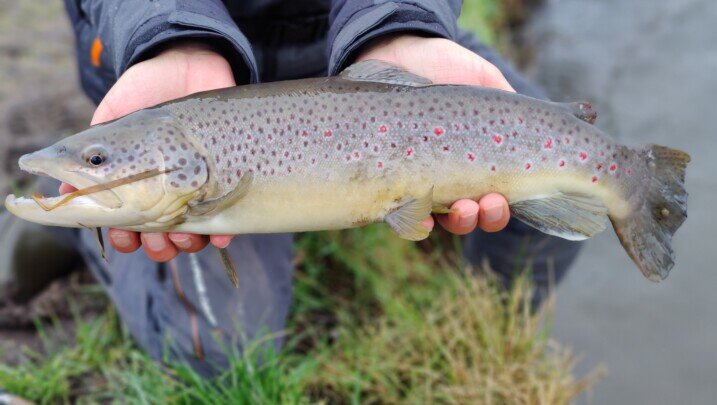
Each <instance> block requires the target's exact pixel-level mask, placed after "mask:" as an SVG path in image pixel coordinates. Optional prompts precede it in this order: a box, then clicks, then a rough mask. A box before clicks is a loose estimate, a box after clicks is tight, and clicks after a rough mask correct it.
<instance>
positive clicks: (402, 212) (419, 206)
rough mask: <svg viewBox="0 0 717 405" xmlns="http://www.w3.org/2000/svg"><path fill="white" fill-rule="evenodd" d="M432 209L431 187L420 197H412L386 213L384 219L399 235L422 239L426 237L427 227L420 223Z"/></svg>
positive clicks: (410, 238)
mask: <svg viewBox="0 0 717 405" xmlns="http://www.w3.org/2000/svg"><path fill="white" fill-rule="evenodd" d="M432 209H433V187H431V189H430V190H429V191H428V193H426V195H425V196H423V197H421V198H414V199H411V200H409V201H408V202H406V203H405V204H403V205H402V206H400V207H398V208H397V209H396V210H395V211H393V212H391V213H390V214H388V215H386V218H385V221H386V223H387V224H388V226H390V227H391V229H392V230H393V232H395V233H396V235H398V236H399V237H401V238H403V239H408V240H422V239H426V238H427V237H428V229H427V228H426V227H425V226H423V225H421V222H423V221H425V220H426V218H428V216H429V215H431V210H432Z"/></svg>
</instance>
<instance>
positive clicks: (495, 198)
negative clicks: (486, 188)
mask: <svg viewBox="0 0 717 405" xmlns="http://www.w3.org/2000/svg"><path fill="white" fill-rule="evenodd" d="M478 205H479V206H480V213H479V215H478V226H480V229H482V230H484V231H486V232H497V231H500V230H501V229H503V228H505V227H506V225H508V220H509V219H510V208H509V207H508V201H507V200H506V199H505V197H503V196H502V195H500V194H495V193H493V194H488V195H486V196H484V197H483V198H481V199H480V201H479V202H478Z"/></svg>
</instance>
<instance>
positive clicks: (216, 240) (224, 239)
mask: <svg viewBox="0 0 717 405" xmlns="http://www.w3.org/2000/svg"><path fill="white" fill-rule="evenodd" d="M232 239H234V235H209V241H210V242H211V244H212V245H214V246H215V247H218V248H219V249H224V248H225V247H227V246H229V244H230V243H231V242H232Z"/></svg>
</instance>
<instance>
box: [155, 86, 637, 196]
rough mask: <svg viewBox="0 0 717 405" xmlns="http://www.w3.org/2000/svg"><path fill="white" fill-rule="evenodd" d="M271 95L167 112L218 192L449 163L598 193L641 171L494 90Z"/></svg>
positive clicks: (550, 112)
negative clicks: (197, 148)
mask: <svg viewBox="0 0 717 405" xmlns="http://www.w3.org/2000/svg"><path fill="white" fill-rule="evenodd" d="M306 88H310V89H311V90H312V91H302V89H306ZM273 89H274V90H275V91H273V92H272V91H270V90H267V91H266V92H264V93H263V94H260V95H255V94H250V93H247V92H246V91H245V90H244V89H242V88H235V89H234V91H233V93H232V92H224V93H223V94H222V97H215V96H207V97H201V96H200V97H193V98H191V99H187V100H184V101H181V102H176V103H172V104H171V105H169V106H168V107H169V108H168V110H169V112H170V113H171V114H172V115H173V116H174V117H175V118H177V119H178V120H179V121H180V122H182V123H183V124H184V126H185V127H187V128H189V132H190V133H192V134H193V136H195V137H196V138H197V142H198V143H199V144H200V145H201V147H202V148H203V149H204V150H205V151H206V152H205V154H206V155H207V156H212V157H213V158H212V161H211V162H210V164H211V165H212V166H213V168H214V170H215V171H216V173H218V175H219V177H220V178H221V179H222V180H221V181H220V184H221V186H220V187H221V188H222V190H227V189H231V188H232V187H233V186H234V185H236V184H237V182H238V180H239V178H240V177H241V174H242V173H243V172H246V171H252V172H254V174H255V181H271V180H272V178H285V177H292V176H298V177H303V176H307V175H309V176H311V177H312V178H315V179H316V180H317V181H323V180H344V179H346V178H355V177H367V178H371V177H380V176H395V175H400V173H403V172H406V173H407V174H408V173H411V172H414V171H415V170H433V171H434V172H435V173H436V174H437V175H440V170H436V169H437V166H439V165H445V164H450V165H453V166H456V167H459V168H460V170H462V171H466V172H468V171H470V172H472V173H473V174H474V175H477V177H483V176H487V175H491V174H494V175H497V174H501V173H509V174H510V175H515V176H526V175H527V176H529V175H530V174H532V173H544V172H546V171H547V172H556V173H558V172H560V171H564V170H579V171H580V172H582V174H583V175H584V176H583V177H584V180H585V181H586V182H588V183H594V184H595V186H596V187H598V184H597V183H601V182H610V183H611V186H613V187H615V186H617V187H620V188H621V189H622V190H621V191H624V190H625V189H629V188H630V187H631V186H634V185H631V184H630V182H619V181H618V182H613V180H619V179H620V178H621V177H622V176H625V177H627V178H630V177H632V173H633V172H634V171H635V168H636V166H638V165H640V164H642V163H643V162H641V161H639V160H638V159H636V158H635V156H634V153H629V154H628V153H623V152H630V151H625V150H624V149H626V148H624V147H621V146H620V145H618V144H617V143H615V142H614V141H613V140H612V139H610V138H609V137H607V136H605V135H603V134H602V133H601V132H600V131H599V130H597V129H596V128H595V127H593V126H591V125H590V124H587V123H585V122H583V121H581V120H579V119H578V118H576V117H575V116H574V115H573V114H572V113H571V111H570V110H568V109H567V108H566V107H564V106H562V105H559V104H554V105H545V104H544V103H541V102H539V101H537V100H532V99H518V98H511V96H510V95H509V94H504V93H503V92H499V91H495V90H488V89H479V88H473V87H466V86H430V87H423V88H419V89H412V90H411V91H407V89H406V87H402V86H392V85H386V84H382V83H362V84H361V85H360V86H356V85H355V84H352V83H351V82H349V81H347V80H344V79H341V78H333V79H316V80H304V81H297V82H291V85H288V86H287V85H285V84H284V85H281V86H274V88H273ZM348 89H351V90H353V92H352V93H351V94H347V91H348ZM591 140H592V142H591ZM630 157H633V158H632V159H630ZM431 168H433V169H431ZM518 168H520V170H516V169H518ZM414 173H415V172H414ZM635 180H639V179H637V178H635Z"/></svg>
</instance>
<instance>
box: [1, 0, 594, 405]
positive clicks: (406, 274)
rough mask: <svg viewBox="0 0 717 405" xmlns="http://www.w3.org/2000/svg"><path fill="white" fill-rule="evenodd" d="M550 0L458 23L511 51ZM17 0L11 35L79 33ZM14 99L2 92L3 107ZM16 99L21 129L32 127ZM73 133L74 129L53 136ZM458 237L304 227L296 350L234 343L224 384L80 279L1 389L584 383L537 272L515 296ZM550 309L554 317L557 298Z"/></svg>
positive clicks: (455, 394)
mask: <svg viewBox="0 0 717 405" xmlns="http://www.w3.org/2000/svg"><path fill="white" fill-rule="evenodd" d="M537 3H539V0H466V1H465V6H464V10H463V13H462V15H461V19H460V24H461V25H462V26H463V27H466V28H468V29H470V30H472V31H474V32H476V33H477V35H479V36H480V37H481V38H482V39H483V40H484V41H486V42H487V43H489V44H492V45H494V46H496V47H498V48H499V49H500V50H501V51H502V52H503V53H505V54H513V53H514V49H515V47H514V44H516V38H513V37H512V36H511V32H512V30H514V29H515V28H516V27H518V26H520V25H521V24H522V23H523V22H524V21H525V19H526V18H527V17H528V15H529V12H530V10H532V8H533V7H535V6H536V5H537ZM18 4H20V3H13V5H10V3H9V0H0V10H5V11H12V13H9V14H5V16H6V17H5V19H4V21H1V24H0V27H2V29H3V30H8V27H12V28H9V29H11V30H15V31H17V30H23V29H25V27H26V25H27V27H29V28H28V30H60V31H58V32H62V34H60V35H59V36H56V38H58V37H59V38H63V36H62V35H69V34H68V31H67V27H63V26H62V24H60V25H58V22H57V21H61V20H60V19H61V18H64V15H62V9H61V6H60V4H59V2H53V3H52V7H44V6H43V7H42V8H41V9H40V8H39V7H38V8H37V9H36V8H35V6H33V5H31V4H30V3H28V4H27V5H20V6H18ZM8 15H10V16H12V17H8ZM0 18H2V17H0ZM36 24H39V25H38V27H40V28H38V27H36ZM66 39H67V38H66V37H65V40H66ZM58 50H60V51H58ZM5 51H6V52H7V49H6V50H5ZM48 55H49V57H52V58H56V59H58V60H60V61H61V63H66V64H68V68H67V70H66V71H65V73H64V74H68V73H67V72H70V73H69V74H72V75H73V76H74V72H71V67H72V66H71V58H72V53H71V48H70V47H67V46H66V43H65V42H62V44H57V46H54V47H52V50H50V51H47V52H42V51H39V54H33V55H26V54H24V53H23V54H22V55H20V56H19V57H20V58H21V59H23V61H22V62H21V63H32V61H33V60H36V59H37V58H43V57H44V58H46V57H48ZM35 63H38V62H35ZM17 66H20V65H18V64H17V63H15V64H12V63H8V64H7V65H5V66H3V65H1V64H0V69H2V70H0V78H1V79H3V80H5V79H6V78H7V77H8V76H9V75H37V76H38V77H42V78H43V80H46V79H47V78H48V77H49V78H50V79H47V80H51V81H52V80H54V81H58V78H53V76H52V75H53V74H52V73H47V72H43V71H34V70H30V71H25V72H17V71H15V72H13V71H12V70H13V69H16V68H17ZM11 90H12V89H11ZM14 91H17V90H14ZM68 91H69V90H68ZM13 94H15V93H13V91H10V90H7V92H6V93H5V94H3V93H2V92H0V96H1V97H2V98H0V108H1V107H2V102H4V101H7V100H9V99H10V98H11V97H12V95H13ZM73 94H74V93H73ZM38 97H44V96H42V95H40V96H38ZM56 97H57V96H56ZM73 97H74V96H73ZM64 99H65V100H68V97H64ZM69 99H70V100H74V99H73V98H72V97H70V98H69ZM58 101H60V102H59V104H65V105H67V103H63V102H62V99H61V100H58ZM83 103H84V102H83V101H78V102H76V104H77V105H78V107H77V108H76V109H77V110H78V111H83V112H81V113H77V112H76V111H75V110H68V111H65V112H60V114H61V115H62V114H64V116H68V115H69V116H70V120H71V121H72V120H74V119H75V118H73V117H75V116H79V117H84V116H85V115H88V114H89V113H90V112H91V110H89V111H86V110H87V108H88V107H87V106H86V104H83ZM29 105H30V106H31V107H28V108H29V109H33V108H35V107H32V104H29ZM14 108H15V109H16V110H17V108H18V107H14ZM19 108H20V109H19V111H20V115H19V118H17V119H16V120H17V121H18V122H19V124H17V125H20V126H22V125H26V126H27V125H29V123H31V122H32V120H25V121H27V122H25V121H23V119H24V118H23V116H22V111H23V110H22V108H23V107H22V106H20V107H19ZM52 111H55V110H52ZM14 114H15V115H14V116H17V114H18V113H17V112H15V113H14ZM73 114H74V115H73ZM83 119H84V118H83ZM65 121H67V120H65ZM78 121H79V118H78ZM72 122H74V121H72ZM85 122H86V121H85ZM85 122H82V123H81V125H85ZM33 125H35V124H33ZM73 129H74V128H73V125H70V124H68V125H65V127H62V128H53V131H52V132H54V133H61V132H63V131H65V132H68V131H69V132H71V131H72V130H73ZM42 130H43V131H44V130H45V129H42ZM48 132H50V131H48ZM16 149H18V150H20V151H21V150H22V149H23V148H22V146H21V147H16ZM18 153H19V152H18ZM12 161H14V160H12ZM457 246H459V243H458V239H457V238H454V237H451V236H448V235H446V234H441V233H437V234H436V235H434V236H433V237H432V238H431V239H430V240H428V241H426V242H424V243H422V244H412V243H408V242H405V241H402V240H399V239H398V238H395V237H394V236H393V235H392V234H390V232H389V231H388V230H387V228H386V227H384V226H381V225H376V226H370V227H368V228H364V229H357V230H348V231H341V232H318V233H307V234H302V235H298V236H297V247H296V258H295V264H296V269H297V270H296V281H295V287H294V298H293V300H294V305H293V309H292V313H291V320H290V323H289V327H288V330H287V331H286V335H285V339H286V345H285V347H284V349H283V350H282V351H281V352H279V353H277V352H273V351H272V350H270V349H267V345H263V344H261V342H259V343H256V344H254V345H253V346H251V347H249V348H248V349H247V350H246V351H245V352H244V353H243V354H239V353H235V354H233V361H232V364H231V367H230V369H229V370H228V371H227V372H226V373H224V374H222V375H221V376H219V377H217V378H216V379H211V380H207V379H203V378H202V377H200V376H198V375H197V374H195V373H193V372H192V371H191V369H189V368H187V367H186V366H183V365H179V364H167V365H160V364H156V363H155V362H153V361H152V360H151V359H150V358H148V357H147V355H146V354H144V353H143V352H142V351H141V350H139V349H138V348H137V347H135V346H134V345H133V343H132V341H131V339H130V337H129V336H128V335H127V334H126V333H125V332H124V331H123V330H122V328H121V326H120V325H119V321H118V318H117V316H116V314H115V313H114V312H113V309H112V307H111V305H110V304H108V303H107V302H106V300H105V299H104V298H103V297H104V296H103V294H102V292H101V291H100V290H99V289H98V287H97V286H96V285H94V284H93V283H87V282H84V281H82V280H81V277H80V276H77V275H75V276H72V277H71V278H70V279H69V281H65V287H64V288H66V290H63V291H64V293H63V294H60V295H61V300H62V301H63V303H65V307H66V308H67V310H65V311H64V312H65V313H64V314H63V313H60V312H62V311H59V310H58V309H57V306H56V305H57V304H58V301H57V300H50V304H49V305H44V306H43V308H42V310H40V311H36V312H33V314H34V315H36V316H34V323H33V328H32V334H33V335H34V334H36V335H37V336H38V337H39V338H38V342H36V343H35V344H32V345H24V344H22V343H23V341H22V339H19V344H16V345H14V346H12V348H11V349H8V348H6V349H5V351H4V353H3V357H4V360H5V361H3V362H2V364H1V365H0V387H2V388H3V389H5V390H7V391H8V392H11V393H15V394H18V395H21V396H23V397H26V398H28V399H31V400H33V401H38V402H41V403H57V402H78V401H81V402H109V401H113V400H116V401H120V402H131V403H135V402H137V403H158V402H161V403H197V402H202V403H228V402H232V403H242V402H243V403H309V402H327V403H364V402H369V403H435V402H440V403H501V404H502V403H521V404H523V403H543V404H559V403H569V402H570V401H571V400H572V399H574V398H575V397H576V396H577V395H578V394H579V393H580V392H582V391H583V390H585V389H587V388H588V387H589V386H590V385H591V384H592V383H593V382H594V381H595V378H596V376H597V374H590V375H589V376H587V377H585V378H577V377H575V376H574V375H573V373H572V370H573V365H574V363H575V358H574V357H573V356H572V355H571V354H570V353H569V351H567V350H566V349H563V348H561V347H560V346H559V345H558V344H556V343H555V342H552V341H551V340H550V339H549V333H548V332H549V330H548V329H549V322H547V321H546V319H545V318H541V317H540V316H538V315H537V314H534V313H532V312H530V310H529V305H528V302H529V301H530V296H531V287H530V285H529V283H528V282H527V281H526V280H520V281H518V282H517V283H516V286H515V287H514V288H513V289H512V290H511V291H502V290H501V289H500V288H498V286H497V285H496V283H495V280H492V279H491V278H490V276H485V275H478V276H476V271H475V270H474V269H468V268H467V267H466V265H465V263H464V262H463V261H462V259H461V252H460V249H459V248H457ZM480 274H485V273H484V272H480ZM68 291H70V293H68ZM68 296H69V297H72V298H71V299H70V301H69V302H68V303H66V300H67V297H68ZM88 300H89V301H91V302H93V303H95V304H96V303H97V302H100V303H101V305H99V307H100V308H102V310H100V311H97V310H96V308H97V307H98V305H91V306H90V307H92V308H95V309H94V310H92V311H88V310H87V305H86V302H87V301H88ZM542 312H543V313H544V314H549V313H550V309H549V304H548V308H547V309H545V310H544V311H542ZM0 316H1V314H0ZM548 317H549V316H548ZM67 319H69V321H68V320H67ZM2 336H3V334H2V331H0V337H2ZM6 336H7V335H6ZM16 340H18V339H16ZM259 359H261V361H259Z"/></svg>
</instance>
